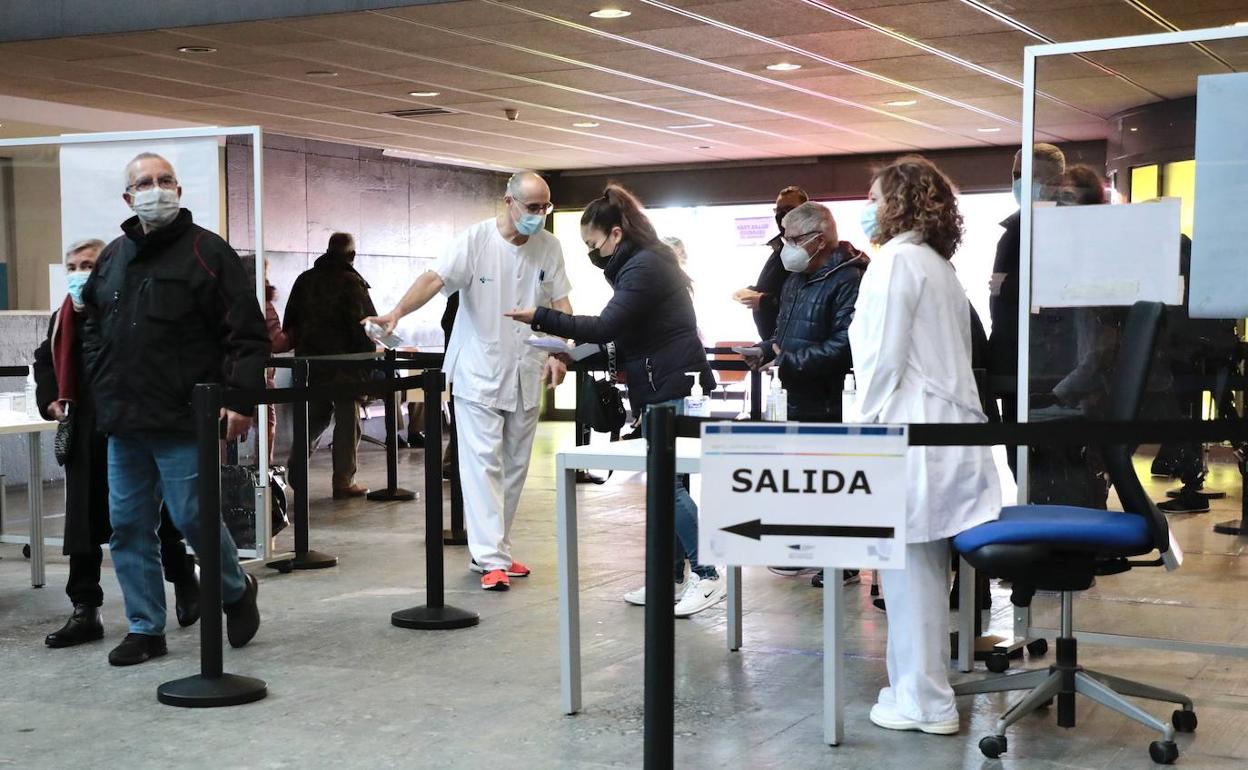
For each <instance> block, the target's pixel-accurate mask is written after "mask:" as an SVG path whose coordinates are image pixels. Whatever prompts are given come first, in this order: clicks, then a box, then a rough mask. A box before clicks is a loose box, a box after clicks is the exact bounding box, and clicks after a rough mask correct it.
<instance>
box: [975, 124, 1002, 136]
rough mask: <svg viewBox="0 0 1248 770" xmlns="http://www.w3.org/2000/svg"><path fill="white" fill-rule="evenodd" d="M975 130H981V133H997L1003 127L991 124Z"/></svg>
mask: <svg viewBox="0 0 1248 770" xmlns="http://www.w3.org/2000/svg"><path fill="white" fill-rule="evenodd" d="M975 130H976V131H978V132H979V133H981V134H995V133H997V132H998V131H1000V130H1001V127H1000V126H989V127H988V128H977V129H975Z"/></svg>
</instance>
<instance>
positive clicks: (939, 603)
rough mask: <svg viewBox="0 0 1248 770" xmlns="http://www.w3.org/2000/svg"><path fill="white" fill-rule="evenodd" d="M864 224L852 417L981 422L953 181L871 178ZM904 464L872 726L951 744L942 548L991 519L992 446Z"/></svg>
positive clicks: (910, 160) (935, 450)
mask: <svg viewBox="0 0 1248 770" xmlns="http://www.w3.org/2000/svg"><path fill="white" fill-rule="evenodd" d="M862 225H863V230H864V231H865V232H866V233H867V235H868V236H869V237H870V238H871V242H872V243H875V244H878V245H880V246H881V249H880V251H879V253H878V254H877V255H875V256H873V257H872V258H871V267H870V268H869V269H868V270H867V271H866V274H865V275H864V277H863V279H862V284H861V286H860V287H859V289H858V301H857V303H856V305H855V312H854V320H853V323H852V324H851V325H850V327H849V342H850V347H851V350H852V352H853V358H854V369H855V373H856V375H857V381H858V399H857V402H856V404H855V407H854V409H853V410H852V411H851V414H850V415H848V419H849V420H850V421H852V422H868V423H894V424H901V423H953V422H957V423H974V422H984V421H985V420H986V418H985V417H984V413H983V411H982V409H981V408H980V401H979V395H978V392H977V391H976V386H975V379H974V374H973V372H972V369H971V327H970V314H969V313H968V312H967V310H966V307H967V298H966V293H965V291H964V290H963V288H962V285H961V284H960V283H959V282H958V278H957V276H956V275H955V274H954V269H953V265H952V264H951V263H950V259H951V258H952V257H953V254H954V252H955V251H957V248H958V245H959V244H960V243H961V241H962V216H961V214H959V213H958V204H957V200H956V197H955V192H954V189H953V185H952V183H950V181H949V179H948V178H947V177H946V176H945V175H944V174H943V173H941V171H940V170H939V169H938V168H936V166H934V165H933V164H932V163H931V162H929V161H928V160H926V159H925V158H922V157H919V156H909V157H905V158H901V159H899V160H897V161H895V162H894V163H892V164H890V165H889V166H887V167H885V168H883V169H881V170H880V171H879V172H877V173H876V175H875V177H874V179H873V180H872V183H871V192H870V202H869V204H868V207H867V210H866V211H865V212H864V214H863V222H862ZM907 461H908V469H907V475H908V479H907V489H906V540H907V546H906V566H905V568H904V569H901V570H890V571H886V572H884V573H882V574H883V581H884V597H885V604H886V607H887V610H888V681H889V685H890V686H889V687H887V688H885V689H883V690H881V692H880V697H879V702H878V703H876V705H875V706H874V707H873V708H872V709H871V721H872V722H874V723H875V724H877V725H879V726H880V727H884V728H888V729H893V730H921V731H923V732H925V733H936V734H953V733H956V732H957V731H958V712H957V709H956V707H955V705H954V699H953V690H952V688H951V687H950V686H949V678H948V666H949V624H948V617H949V616H948V597H949V567H950V555H949V538H951V537H952V536H954V535H956V534H958V533H959V532H961V531H963V530H965V529H969V528H971V527H974V526H976V525H978V524H982V523H984V522H986V521H992V520H994V519H996V518H997V517H998V515H999V514H1000V510H1001V489H1000V485H999V482H998V479H997V472H996V468H995V467H994V465H993V460H992V455H991V452H990V450H989V448H987V447H913V448H911V449H910V450H909V453H908V455H907Z"/></svg>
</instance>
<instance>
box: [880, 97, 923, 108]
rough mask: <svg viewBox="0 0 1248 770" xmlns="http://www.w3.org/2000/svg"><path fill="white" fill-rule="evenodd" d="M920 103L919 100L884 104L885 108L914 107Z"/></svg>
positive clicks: (899, 100)
mask: <svg viewBox="0 0 1248 770" xmlns="http://www.w3.org/2000/svg"><path fill="white" fill-rule="evenodd" d="M918 103H919V100H918V99H894V100H893V101H891V102H884V106H885V107H912V106H914V105H916V104H918Z"/></svg>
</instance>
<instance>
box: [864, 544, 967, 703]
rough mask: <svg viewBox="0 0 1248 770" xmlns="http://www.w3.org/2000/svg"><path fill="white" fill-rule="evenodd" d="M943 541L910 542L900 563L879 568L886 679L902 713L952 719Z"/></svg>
mask: <svg viewBox="0 0 1248 770" xmlns="http://www.w3.org/2000/svg"><path fill="white" fill-rule="evenodd" d="M949 565H950V561H949V541H948V540H935V541H932V542H930V543H910V544H908V545H907V546H906V568H905V569H903V570H885V571H883V572H881V573H880V575H881V577H882V579H883V581H884V603H885V606H886V607H887V609H888V684H889V686H890V687H891V688H892V691H893V698H894V700H895V701H896V703H897V710H898V711H899V712H900V713H901V715H902V716H904V717H907V718H909V719H917V720H919V721H922V722H937V721H943V720H947V719H956V718H957V716H958V710H957V707H956V705H955V704H954V700H953V688H952V687H950V686H949Z"/></svg>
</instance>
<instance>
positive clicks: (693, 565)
mask: <svg viewBox="0 0 1248 770" xmlns="http://www.w3.org/2000/svg"><path fill="white" fill-rule="evenodd" d="M655 406H674V407H676V414H684V413H685V401H684V399H681V398H678V399H675V400H673V401H663V402H660V403H658V404H650V405H649V406H647V407H646V408H647V409H649V408H650V407H655ZM641 426H642V433H643V434H644V433H645V426H646V423H645V420H644V418H643V420H642V423H641ZM676 544H677V548H678V549H679V552H678V554H677V557H676V564H675V565H674V566H673V574H674V575H675V576H676V578H677V579H678V580H682V579H683V578H684V575H685V559H688V560H689V569H690V570H691V571H692V572H694V573H695V574H697V576H698V577H700V578H716V577H718V576H719V572H718V571H716V569H715V567H714V566H710V565H702V564H699V563H698V504H697V503H695V502H694V501H693V497H691V496H690V495H689V490H688V489H685V485H684V484H683V483H682V482H681V478H680V476H677V477H676Z"/></svg>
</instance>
